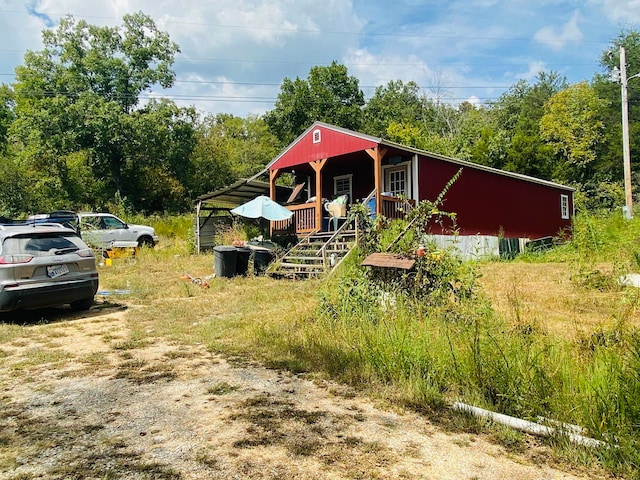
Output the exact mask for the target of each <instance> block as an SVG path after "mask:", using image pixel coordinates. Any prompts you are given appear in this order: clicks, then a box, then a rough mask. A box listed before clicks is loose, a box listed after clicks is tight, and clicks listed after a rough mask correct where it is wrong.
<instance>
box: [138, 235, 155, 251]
mask: <svg viewBox="0 0 640 480" xmlns="http://www.w3.org/2000/svg"><path fill="white" fill-rule="evenodd" d="M138 246H139V247H149V248H153V246H154V243H153V238H151V237H140V238H139V239H138Z"/></svg>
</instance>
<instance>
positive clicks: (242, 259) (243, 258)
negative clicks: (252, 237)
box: [236, 247, 251, 275]
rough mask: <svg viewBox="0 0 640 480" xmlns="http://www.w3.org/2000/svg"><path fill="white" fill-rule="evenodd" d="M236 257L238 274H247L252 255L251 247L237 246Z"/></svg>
mask: <svg viewBox="0 0 640 480" xmlns="http://www.w3.org/2000/svg"><path fill="white" fill-rule="evenodd" d="M236 250H237V254H238V256H237V257H236V275H246V274H247V272H248V271H249V258H250V257H251V249H250V248H247V247H237V248H236Z"/></svg>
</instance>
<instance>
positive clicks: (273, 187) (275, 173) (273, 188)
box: [269, 168, 295, 237]
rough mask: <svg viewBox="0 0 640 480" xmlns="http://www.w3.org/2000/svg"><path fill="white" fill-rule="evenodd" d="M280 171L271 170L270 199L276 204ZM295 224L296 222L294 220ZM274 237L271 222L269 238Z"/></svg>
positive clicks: (270, 223)
mask: <svg viewBox="0 0 640 480" xmlns="http://www.w3.org/2000/svg"><path fill="white" fill-rule="evenodd" d="M279 172H280V170H279V169H277V168H274V169H273V170H269V198H270V199H271V200H273V201H274V202H275V200H276V178H278V173H279ZM294 222H295V220H294ZM271 236H273V222H272V221H269V237H271Z"/></svg>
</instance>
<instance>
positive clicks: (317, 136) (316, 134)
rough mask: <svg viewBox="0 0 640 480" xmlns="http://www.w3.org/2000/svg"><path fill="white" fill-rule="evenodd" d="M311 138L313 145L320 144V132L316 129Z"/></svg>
mask: <svg viewBox="0 0 640 480" xmlns="http://www.w3.org/2000/svg"><path fill="white" fill-rule="evenodd" d="M311 135H312V138H313V143H320V142H321V141H322V131H321V130H320V129H319V128H317V129H315V130H314V131H313V133H312V134H311Z"/></svg>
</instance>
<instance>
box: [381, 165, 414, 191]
mask: <svg viewBox="0 0 640 480" xmlns="http://www.w3.org/2000/svg"><path fill="white" fill-rule="evenodd" d="M410 167H411V162H402V163H397V164H395V165H383V166H382V178H383V179H384V182H383V186H382V188H383V190H384V191H385V192H386V191H387V190H388V188H389V172H390V171H394V170H404V171H405V175H406V178H405V186H406V188H407V191H406V192H405V196H406V197H407V198H413V196H412V190H413V180H412V178H413V176H412V174H411V173H412V172H411V168H410Z"/></svg>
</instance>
